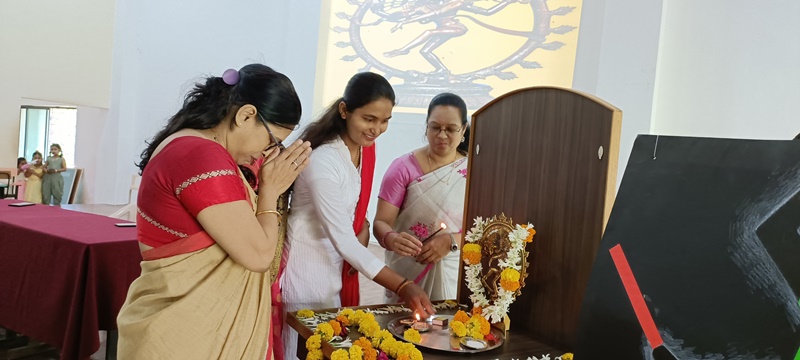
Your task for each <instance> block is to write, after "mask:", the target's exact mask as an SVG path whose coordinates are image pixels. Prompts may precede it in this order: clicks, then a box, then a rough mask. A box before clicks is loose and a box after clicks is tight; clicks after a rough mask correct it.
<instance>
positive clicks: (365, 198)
mask: <svg viewBox="0 0 800 360" xmlns="http://www.w3.org/2000/svg"><path fill="white" fill-rule="evenodd" d="M374 174H375V144H372V146H370V147H365V148H362V150H361V194H360V195H359V197H358V204H357V205H356V214H355V215H356V216H355V219H354V220H353V231H355V234H356V235H358V233H360V232H361V228H362V227H363V226H364V219H366V218H367V207H368V206H369V197H370V195H371V194H372V178H373V175H374ZM352 268H353V267H352V265H350V264H349V263H348V262H346V261H345V263H344V266H343V267H342V292H341V293H339V299H340V300H341V301H342V306H358V303H359V301H360V300H361V296H360V293H359V289H358V273H357V272H356V273H355V274H352V275H350V274H349V273H350V269H352Z"/></svg>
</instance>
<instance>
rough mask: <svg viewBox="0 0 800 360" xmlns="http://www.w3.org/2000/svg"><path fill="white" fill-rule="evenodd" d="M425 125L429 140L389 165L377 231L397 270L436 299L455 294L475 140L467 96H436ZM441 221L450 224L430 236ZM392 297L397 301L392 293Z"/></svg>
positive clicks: (387, 294) (379, 208)
mask: <svg viewBox="0 0 800 360" xmlns="http://www.w3.org/2000/svg"><path fill="white" fill-rule="evenodd" d="M425 129H426V131H425V135H426V139H427V141H428V144H427V145H425V146H424V147H421V148H419V149H416V150H414V151H412V152H411V153H409V154H406V155H403V156H401V157H399V158H397V159H395V160H394V161H393V162H392V164H391V165H390V166H389V169H387V170H386V174H385V175H384V177H383V182H382V183H381V190H380V193H379V195H378V198H379V199H378V212H377V214H376V215H375V226H374V228H373V233H374V234H375V237H376V238H377V239H379V242H380V244H381V246H383V247H384V248H386V250H388V251H387V252H386V264H389V266H390V267H391V268H392V269H393V270H395V271H397V272H398V273H400V274H401V275H402V276H404V277H406V278H408V279H413V280H414V282H415V283H417V284H419V285H420V286H421V287H422V288H423V289H425V292H426V293H427V294H428V296H430V298H431V300H446V299H455V298H456V292H457V288H458V268H459V258H460V253H461V252H460V249H461V243H462V238H461V231H460V230H458V229H459V228H460V227H461V224H462V219H463V215H464V214H463V212H464V195H465V192H466V184H467V181H466V177H467V158H466V154H467V149H468V145H469V131H468V125H467V106H466V104H465V103H464V100H462V99H461V98H460V97H459V96H458V95H454V94H450V93H444V94H439V95H437V96H436V97H434V98H433V100H431V103H430V105H428V117H427V120H426V128H425ZM441 224H444V225H445V226H447V228H446V229H445V230H444V231H440V232H439V233H438V234H436V235H435V236H433V237H430V235H431V234H433V233H434V232H435V231H436V230H439V228H440V226H441ZM429 237H430V238H429ZM426 239H427V240H426ZM423 240H425V241H424V242H423ZM386 297H387V301H388V302H394V301H396V300H397V296H396V295H395V294H393V293H390V292H387V293H386Z"/></svg>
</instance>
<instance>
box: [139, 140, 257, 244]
mask: <svg viewBox="0 0 800 360" xmlns="http://www.w3.org/2000/svg"><path fill="white" fill-rule="evenodd" d="M247 199H248V192H247V189H246V188H245V185H244V182H243V181H242V179H241V178H240V177H239V167H238V166H237V165H236V162H235V161H234V159H233V158H232V157H231V155H230V154H229V153H228V151H227V150H225V148H223V147H222V146H221V145H219V144H218V143H216V142H214V141H211V140H207V139H203V138H200V137H195V136H184V137H180V138H176V139H174V140H172V141H171V142H170V143H169V144H167V146H165V147H164V148H163V149H162V150H161V152H159V153H158V154H157V155H156V156H155V157H153V158H152V159H151V160H150V162H149V163H148V164H147V167H146V168H145V170H144V172H143V173H142V181H141V184H140V185H139V196H138V200H137V206H138V216H137V221H136V227H137V229H138V239H139V241H140V242H141V243H143V244H145V245H148V246H151V247H154V248H157V247H159V246H162V245H166V244H169V243H171V242H174V241H177V240H180V239H182V238H186V237H189V236H191V235H194V234H196V233H199V232H201V231H203V227H202V226H200V223H199V222H198V221H197V214H198V213H200V211H202V210H203V209H205V208H207V207H209V206H212V205H216V204H222V203H227V202H232V201H237V200H247Z"/></svg>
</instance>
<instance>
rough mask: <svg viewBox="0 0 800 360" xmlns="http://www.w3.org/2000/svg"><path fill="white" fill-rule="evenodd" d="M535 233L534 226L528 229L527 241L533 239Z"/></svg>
mask: <svg viewBox="0 0 800 360" xmlns="http://www.w3.org/2000/svg"><path fill="white" fill-rule="evenodd" d="M533 235H536V230H534V229H533V227H531V228H530V229H528V237H527V238H525V242H531V241H533Z"/></svg>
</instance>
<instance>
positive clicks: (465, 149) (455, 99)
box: [425, 93, 469, 156]
mask: <svg viewBox="0 0 800 360" xmlns="http://www.w3.org/2000/svg"><path fill="white" fill-rule="evenodd" d="M437 106H452V107H454V108H456V109H458V112H459V114H460V115H461V126H462V127H464V128H465V130H464V138H463V139H464V141H461V139H458V141H461V142H459V143H458V147H457V148H456V151H458V152H459V153H460V154H461V155H464V156H467V153H469V124H468V123H467V103H465V102H464V99H462V98H461V97H460V96H458V95H456V94H452V93H441V94H439V95H436V96H434V97H433V99H431V103H430V104H428V116H427V117H426V118H425V124H426V125H427V124H428V119H430V117H431V112H432V111H433V109H434V108H436V107H437ZM425 129H426V131H427V127H426V128H425Z"/></svg>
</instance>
